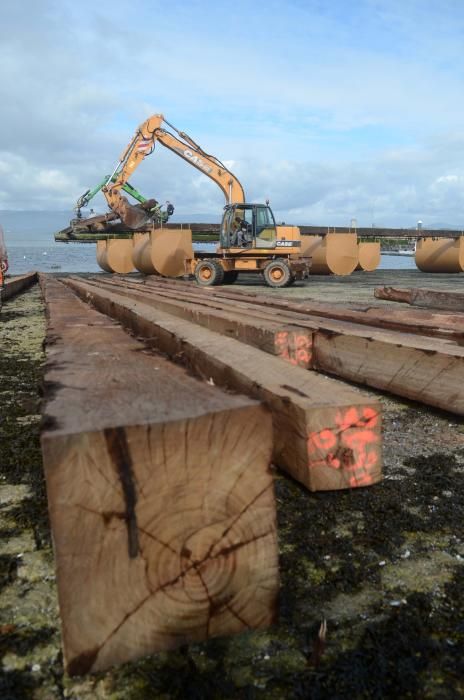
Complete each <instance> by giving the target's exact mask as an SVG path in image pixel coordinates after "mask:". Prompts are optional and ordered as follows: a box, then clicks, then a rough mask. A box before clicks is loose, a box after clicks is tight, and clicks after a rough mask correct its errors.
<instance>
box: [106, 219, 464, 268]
mask: <svg viewBox="0 0 464 700" xmlns="http://www.w3.org/2000/svg"><path fill="white" fill-rule="evenodd" d="M301 241H302V242H301V255H302V256H303V257H311V258H312V265H311V270H310V271H311V273H312V274H315V275H330V274H333V275H350V274H351V273H352V272H354V271H355V270H363V271H365V272H372V271H374V270H376V269H377V267H378V266H379V264H380V259H381V253H380V243H379V242H378V241H376V242H365V241H358V238H357V235H356V233H336V232H333V233H327V234H325V235H324V236H311V235H309V236H306V235H305V236H302V237H301ZM198 255H201V254H200V252H199V251H198ZM193 257H194V251H193V245H192V234H191V231H190V229H186V228H179V229H172V228H169V229H155V230H152V231H150V232H141V233H134V235H133V237H132V238H127V239H111V238H109V239H107V240H101V241H97V263H98V265H99V266H100V268H101V269H102V270H104V271H105V272H116V273H120V274H128V273H130V272H135V271H138V272H142V273H144V274H146V275H156V274H158V275H162V276H164V277H182V276H183V275H184V274H185V261H186V260H187V259H192V258H193ZM415 261H416V266H417V267H418V268H419V270H421V271H422V272H442V273H456V272H464V236H459V237H457V238H431V237H423V238H418V239H417V242H416V250H415Z"/></svg>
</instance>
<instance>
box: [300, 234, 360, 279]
mask: <svg viewBox="0 0 464 700" xmlns="http://www.w3.org/2000/svg"><path fill="white" fill-rule="evenodd" d="M301 254H302V256H303V257H306V256H311V257H312V263H311V268H310V270H309V272H310V274H312V275H330V274H333V275H351V273H352V272H353V270H355V269H356V265H357V264H358V237H357V235H356V234H355V233H327V234H326V235H325V236H302V237H301Z"/></svg>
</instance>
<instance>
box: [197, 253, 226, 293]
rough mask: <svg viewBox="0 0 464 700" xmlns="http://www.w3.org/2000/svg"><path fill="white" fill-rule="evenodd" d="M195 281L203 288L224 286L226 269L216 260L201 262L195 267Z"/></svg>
mask: <svg viewBox="0 0 464 700" xmlns="http://www.w3.org/2000/svg"><path fill="white" fill-rule="evenodd" d="M195 279H196V281H197V282H198V284H199V285H201V286H202V287H212V286H213V285H214V286H216V285H218V284H222V281H223V279H224V268H223V267H222V265H221V264H220V263H218V262H217V261H216V260H200V262H199V263H197V266H196V267H195Z"/></svg>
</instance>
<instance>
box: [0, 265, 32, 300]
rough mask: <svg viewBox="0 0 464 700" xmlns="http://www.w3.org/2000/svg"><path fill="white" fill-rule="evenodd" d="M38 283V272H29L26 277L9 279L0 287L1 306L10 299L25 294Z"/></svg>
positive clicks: (20, 276) (19, 276)
mask: <svg viewBox="0 0 464 700" xmlns="http://www.w3.org/2000/svg"><path fill="white" fill-rule="evenodd" d="M36 283H37V272H27V273H26V274H25V275H18V276H17V277H8V278H7V279H6V280H5V283H4V285H3V287H2V286H0V304H1V303H2V302H4V301H7V300H8V299H12V298H13V297H15V296H17V295H18V294H21V292H25V291H26V289H29V287H32V285H33V284H36Z"/></svg>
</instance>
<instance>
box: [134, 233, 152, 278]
mask: <svg viewBox="0 0 464 700" xmlns="http://www.w3.org/2000/svg"><path fill="white" fill-rule="evenodd" d="M132 262H133V263H134V267H135V268H136V269H137V270H138V271H139V272H143V274H144V275H156V270H155V266H154V265H153V261H152V259H151V238H150V234H149V233H134V247H133V249H132Z"/></svg>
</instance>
